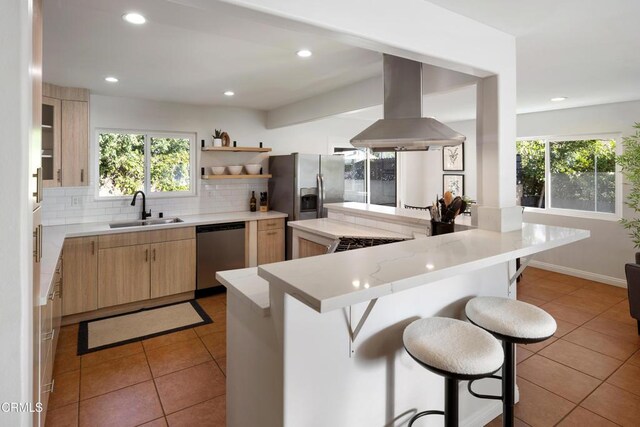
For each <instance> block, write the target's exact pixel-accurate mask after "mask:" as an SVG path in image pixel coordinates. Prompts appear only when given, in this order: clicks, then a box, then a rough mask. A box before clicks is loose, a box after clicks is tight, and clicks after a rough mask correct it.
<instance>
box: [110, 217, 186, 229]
mask: <svg viewBox="0 0 640 427" xmlns="http://www.w3.org/2000/svg"><path fill="white" fill-rule="evenodd" d="M178 222H184V221H183V220H181V219H180V218H155V219H138V220H136V221H127V222H112V223H111V224H109V228H125V227H142V226H144V225H166V224H175V223H178Z"/></svg>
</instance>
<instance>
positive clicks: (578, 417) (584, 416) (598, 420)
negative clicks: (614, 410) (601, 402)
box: [558, 406, 618, 427]
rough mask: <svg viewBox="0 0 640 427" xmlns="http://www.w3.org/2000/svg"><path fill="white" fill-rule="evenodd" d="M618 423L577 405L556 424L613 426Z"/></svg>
mask: <svg viewBox="0 0 640 427" xmlns="http://www.w3.org/2000/svg"><path fill="white" fill-rule="evenodd" d="M617 425H618V424H615V423H612V422H611V421H609V420H607V419H606V418H602V417H601V416H600V415H596V414H594V413H593V412H591V411H587V410H586V409H584V408H582V407H580V406H578V407H577V408H576V409H574V410H573V411H571V413H570V414H569V415H567V416H566V417H565V419H564V420H562V421H561V422H560V424H558V426H559V427H615V426H617Z"/></svg>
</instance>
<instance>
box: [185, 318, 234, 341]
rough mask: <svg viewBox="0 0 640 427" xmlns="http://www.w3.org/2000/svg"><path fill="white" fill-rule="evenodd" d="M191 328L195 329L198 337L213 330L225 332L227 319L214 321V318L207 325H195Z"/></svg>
mask: <svg viewBox="0 0 640 427" xmlns="http://www.w3.org/2000/svg"><path fill="white" fill-rule="evenodd" d="M193 330H194V331H196V334H198V336H199V337H203V336H205V335H209V334H212V333H214V332H226V331H227V321H226V320H224V321H216V320H215V319H214V321H213V323H209V324H208V325H202V326H196V327H195V328H193Z"/></svg>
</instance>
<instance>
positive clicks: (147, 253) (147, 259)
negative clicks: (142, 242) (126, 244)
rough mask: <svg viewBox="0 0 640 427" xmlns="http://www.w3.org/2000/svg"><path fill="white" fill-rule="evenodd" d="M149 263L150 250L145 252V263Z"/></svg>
mask: <svg viewBox="0 0 640 427" xmlns="http://www.w3.org/2000/svg"><path fill="white" fill-rule="evenodd" d="M148 261H149V249H145V250H144V262H148Z"/></svg>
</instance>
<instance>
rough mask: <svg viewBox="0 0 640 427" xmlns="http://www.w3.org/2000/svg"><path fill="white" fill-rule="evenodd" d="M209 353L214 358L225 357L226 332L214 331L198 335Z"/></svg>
mask: <svg viewBox="0 0 640 427" xmlns="http://www.w3.org/2000/svg"><path fill="white" fill-rule="evenodd" d="M200 339H201V340H202V342H203V343H204V345H205V346H206V347H207V350H209V353H211V355H212V356H213V357H214V358H220V357H226V355H227V333H226V332H214V333H211V334H208V335H205V336H203V337H200Z"/></svg>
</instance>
